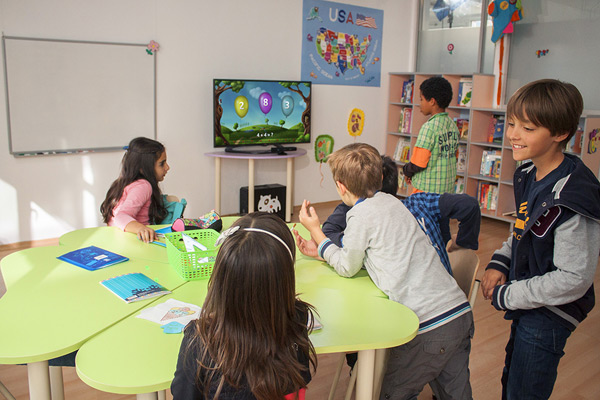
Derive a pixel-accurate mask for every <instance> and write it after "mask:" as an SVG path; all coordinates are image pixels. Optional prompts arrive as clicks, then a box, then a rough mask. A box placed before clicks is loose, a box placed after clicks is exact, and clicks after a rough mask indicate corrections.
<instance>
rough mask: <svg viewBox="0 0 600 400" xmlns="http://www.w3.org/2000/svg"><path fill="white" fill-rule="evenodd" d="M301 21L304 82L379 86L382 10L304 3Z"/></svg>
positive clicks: (325, 2)
mask: <svg viewBox="0 0 600 400" xmlns="http://www.w3.org/2000/svg"><path fill="white" fill-rule="evenodd" d="M302 17H303V23H302V80H304V81H311V82H313V83H316V84H326V85H352V86H379V85H380V81H381V39H382V36H383V35H382V32H383V10H377V9H374V8H367V7H359V6H353V5H349V4H342V3H334V2H331V1H318V0H304V3H303V5H302Z"/></svg>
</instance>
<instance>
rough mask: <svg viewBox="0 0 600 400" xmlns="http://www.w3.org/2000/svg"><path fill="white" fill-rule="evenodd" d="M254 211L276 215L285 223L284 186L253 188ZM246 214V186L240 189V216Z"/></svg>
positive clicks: (273, 185)
mask: <svg viewBox="0 0 600 400" xmlns="http://www.w3.org/2000/svg"><path fill="white" fill-rule="evenodd" d="M254 211H264V212H268V213H271V214H277V215H278V216H279V217H280V218H281V219H282V220H284V221H285V186H284V185H279V184H270V185H256V186H254ZM247 213H248V186H242V187H241V188H240V214H247Z"/></svg>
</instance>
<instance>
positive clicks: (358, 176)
mask: <svg viewBox="0 0 600 400" xmlns="http://www.w3.org/2000/svg"><path fill="white" fill-rule="evenodd" d="M327 164H329V167H330V168H331V172H332V173H333V180H334V181H336V182H338V181H339V182H341V183H343V184H344V186H346V188H347V189H348V190H349V191H350V192H351V193H352V194H353V195H355V196H358V197H361V198H365V197H373V195H374V194H375V192H376V191H378V190H379V189H381V181H382V171H383V170H382V161H381V156H380V155H379V152H378V151H377V150H376V149H375V148H374V147H373V146H371V145H368V144H366V143H353V144H349V145H347V146H344V147H342V148H341V149H339V150H337V151H335V152H334V153H333V154H331V156H329V159H328V160H327Z"/></svg>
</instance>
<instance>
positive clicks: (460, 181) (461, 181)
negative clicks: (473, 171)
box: [454, 176, 465, 194]
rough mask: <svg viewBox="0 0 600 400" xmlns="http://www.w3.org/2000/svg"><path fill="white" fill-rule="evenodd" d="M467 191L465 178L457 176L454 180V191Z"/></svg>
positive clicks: (460, 192) (458, 192)
mask: <svg viewBox="0 0 600 400" xmlns="http://www.w3.org/2000/svg"><path fill="white" fill-rule="evenodd" d="M464 192H465V178H463V177H462V176H457V177H456V181H455V182H454V193H457V194H462V193H464Z"/></svg>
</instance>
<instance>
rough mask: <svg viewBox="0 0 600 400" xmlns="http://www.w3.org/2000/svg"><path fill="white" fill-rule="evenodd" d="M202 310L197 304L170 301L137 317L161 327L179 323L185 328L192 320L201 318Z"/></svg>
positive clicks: (148, 309)
mask: <svg viewBox="0 0 600 400" xmlns="http://www.w3.org/2000/svg"><path fill="white" fill-rule="evenodd" d="M200 309H201V307H199V306H197V305H195V304H190V303H184V302H183V301H179V300H175V299H169V300H167V301H165V302H164V303H161V304H158V305H156V306H154V307H151V308H146V309H144V310H142V311H141V312H140V313H139V314H138V315H136V318H142V319H147V320H148V321H152V322H156V323H157V324H160V325H165V324H168V323H169V322H179V323H180V324H182V325H184V326H185V325H187V324H188V322H190V321H191V320H193V319H197V318H198V317H200Z"/></svg>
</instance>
